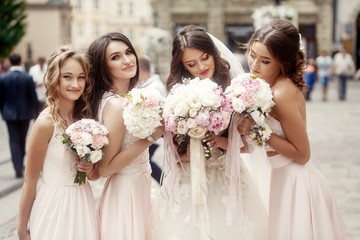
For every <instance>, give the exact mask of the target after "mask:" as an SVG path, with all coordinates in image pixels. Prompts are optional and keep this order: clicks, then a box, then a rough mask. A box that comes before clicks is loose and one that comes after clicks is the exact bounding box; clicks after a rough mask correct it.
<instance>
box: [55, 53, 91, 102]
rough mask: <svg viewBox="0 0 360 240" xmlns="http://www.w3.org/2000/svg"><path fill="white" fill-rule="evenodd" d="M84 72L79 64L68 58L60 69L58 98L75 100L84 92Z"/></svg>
mask: <svg viewBox="0 0 360 240" xmlns="http://www.w3.org/2000/svg"><path fill="white" fill-rule="evenodd" d="M85 84H86V74H85V71H84V69H83V67H82V66H81V64H80V63H79V62H78V61H77V60H75V59H73V58H69V59H67V60H66V61H65V63H64V64H63V66H62V68H61V71H60V84H59V98H60V99H63V100H70V101H76V100H78V99H79V98H80V96H81V94H82V93H83V92H84V89H85Z"/></svg>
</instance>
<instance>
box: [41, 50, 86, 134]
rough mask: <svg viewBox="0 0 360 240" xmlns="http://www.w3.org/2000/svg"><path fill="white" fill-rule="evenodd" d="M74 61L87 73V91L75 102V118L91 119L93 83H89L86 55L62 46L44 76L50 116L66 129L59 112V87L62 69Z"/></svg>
mask: <svg viewBox="0 0 360 240" xmlns="http://www.w3.org/2000/svg"><path fill="white" fill-rule="evenodd" d="M70 58H71V59H74V60H76V61H77V62H79V63H80V65H81V66H82V68H83V69H84V72H85V81H86V82H85V89H84V92H83V94H82V95H81V96H80V98H79V99H78V100H76V102H75V109H74V113H73V117H74V118H75V119H80V118H85V117H91V115H92V114H91V108H90V105H89V96H90V93H91V88H92V86H91V82H90V81H89V71H90V65H89V63H88V61H87V58H86V55H85V54H82V53H79V52H77V51H75V50H73V49H71V47H70V46H60V47H59V49H58V50H57V51H56V52H54V53H53V54H51V55H50V57H49V59H48V62H47V64H48V68H47V71H46V73H45V76H44V85H45V87H46V93H45V100H46V105H47V106H48V107H49V108H50V114H51V115H52V116H53V118H54V121H55V123H56V124H58V125H60V126H61V127H63V128H64V129H65V128H66V126H65V123H64V122H63V121H62V120H63V119H62V117H61V116H60V112H59V95H58V91H59V86H60V77H61V76H60V74H61V68H62V67H63V65H64V63H65V62H66V61H67V60H68V59H70Z"/></svg>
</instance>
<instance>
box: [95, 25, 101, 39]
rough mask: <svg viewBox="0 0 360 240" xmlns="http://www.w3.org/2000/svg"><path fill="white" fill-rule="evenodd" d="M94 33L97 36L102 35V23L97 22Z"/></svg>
mask: <svg viewBox="0 0 360 240" xmlns="http://www.w3.org/2000/svg"><path fill="white" fill-rule="evenodd" d="M94 35H95V37H98V36H100V25H99V24H95V28H94Z"/></svg>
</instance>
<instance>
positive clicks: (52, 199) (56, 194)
mask: <svg viewBox="0 0 360 240" xmlns="http://www.w3.org/2000/svg"><path fill="white" fill-rule="evenodd" d="M42 114H47V113H42ZM48 115H49V116H50V117H51V115H50V114H48ZM51 118H52V117H51ZM62 133H64V130H62V128H60V127H59V126H57V125H55V126H54V133H53V136H52V138H51V140H50V142H49V144H48V148H47V150H46V154H45V159H44V164H43V168H42V177H41V179H40V181H39V183H38V184H39V185H38V187H37V189H36V195H35V200H34V203H33V206H32V209H31V214H30V219H29V228H30V238H31V239H34V240H42V239H43V240H49V239H52V240H63V239H87V240H97V239H98V229H97V223H96V205H95V199H94V196H93V193H92V190H91V187H90V185H89V183H88V181H87V182H86V184H83V185H78V184H77V183H74V178H75V174H76V171H77V169H76V155H75V153H74V152H73V151H72V150H70V149H68V147H67V146H66V145H65V144H63V143H62V140H63V137H62V136H61V134H62Z"/></svg>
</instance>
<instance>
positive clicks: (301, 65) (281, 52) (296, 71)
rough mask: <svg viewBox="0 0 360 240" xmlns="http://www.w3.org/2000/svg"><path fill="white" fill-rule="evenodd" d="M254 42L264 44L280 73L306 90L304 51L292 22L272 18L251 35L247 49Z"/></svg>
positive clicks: (302, 89)
mask: <svg viewBox="0 0 360 240" xmlns="http://www.w3.org/2000/svg"><path fill="white" fill-rule="evenodd" d="M254 42H261V43H263V44H265V45H266V46H267V48H268V50H269V52H270V54H271V55H272V56H273V57H274V58H275V60H276V61H277V62H278V63H279V64H280V68H281V73H282V74H283V75H284V76H286V77H288V78H289V79H291V80H292V81H293V82H294V83H295V85H296V86H297V87H298V88H299V89H300V90H301V91H303V92H306V91H308V86H307V85H305V81H304V78H303V75H304V69H305V68H306V62H305V53H304V52H303V51H302V50H301V49H300V35H299V31H298V30H297V28H296V27H295V26H294V25H293V24H291V23H290V22H289V21H287V20H282V19H274V20H272V21H271V22H270V23H268V24H266V25H264V26H263V27H261V28H260V29H259V30H257V31H256V32H255V33H254V34H253V35H252V36H251V38H250V40H249V42H248V44H247V49H248V51H249V49H250V48H251V46H252V44H254Z"/></svg>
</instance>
